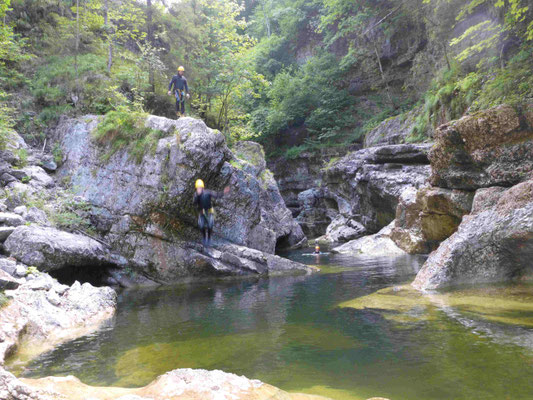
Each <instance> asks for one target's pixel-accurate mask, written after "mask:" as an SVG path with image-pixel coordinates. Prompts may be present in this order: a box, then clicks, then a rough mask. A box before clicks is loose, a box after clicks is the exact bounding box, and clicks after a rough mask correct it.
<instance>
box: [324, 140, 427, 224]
mask: <svg viewBox="0 0 533 400" xmlns="http://www.w3.org/2000/svg"><path fill="white" fill-rule="evenodd" d="M429 148H430V145H429V144H427V145H426V144H422V145H420V144H419V145H413V144H406V145H390V146H380V147H372V148H369V149H364V150H359V151H356V152H354V153H350V154H348V155H347V156H345V157H343V158H342V159H340V160H339V161H337V162H335V163H333V164H332V165H331V166H330V167H329V168H327V169H326V170H325V172H324V174H325V177H324V184H325V186H326V187H327V188H328V190H329V194H330V197H331V198H334V199H335V201H336V202H337V208H338V211H339V214H340V215H341V216H342V217H343V218H344V220H345V221H346V222H345V224H344V225H345V226H351V225H353V226H356V228H354V229H355V230H356V231H359V230H360V229H359V225H361V226H362V227H364V229H366V231H368V233H372V232H377V231H379V230H380V229H381V228H383V227H385V226H387V225H388V224H390V222H391V221H393V220H394V218H395V215H396V206H397V205H398V202H399V199H400V196H401V194H402V193H403V192H404V191H405V190H406V189H407V188H418V187H421V186H422V185H424V184H425V182H426V180H427V177H428V176H429V173H430V168H429V165H427V164H428V163H429V162H428V159H427V153H428V151H429ZM353 226H352V227H353Z"/></svg>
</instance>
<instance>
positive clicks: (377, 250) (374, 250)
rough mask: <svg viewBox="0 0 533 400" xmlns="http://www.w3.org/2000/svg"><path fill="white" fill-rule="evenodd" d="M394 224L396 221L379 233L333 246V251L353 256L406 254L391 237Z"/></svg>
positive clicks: (394, 255)
mask: <svg viewBox="0 0 533 400" xmlns="http://www.w3.org/2000/svg"><path fill="white" fill-rule="evenodd" d="M393 226H394V222H391V223H390V224H389V225H387V226H386V227H385V228H383V229H381V230H380V231H379V232H378V233H375V234H373V235H367V236H364V237H361V238H359V239H355V240H351V241H349V242H347V243H344V244H343V245H341V246H338V247H335V248H333V249H332V250H331V252H332V253H338V254H346V255H352V256H358V255H365V256H371V257H382V256H386V257H396V256H402V255H405V254H406V253H405V251H403V250H402V249H400V248H399V247H398V246H396V244H395V243H394V242H393V241H392V240H391V238H390V235H391V230H392V227H393Z"/></svg>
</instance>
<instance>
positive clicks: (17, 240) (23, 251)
mask: <svg viewBox="0 0 533 400" xmlns="http://www.w3.org/2000/svg"><path fill="white" fill-rule="evenodd" d="M4 246H5V249H6V251H7V252H8V253H9V254H10V255H11V256H12V257H15V258H16V259H17V260H19V261H21V262H23V263H24V264H26V265H32V266H35V267H37V268H39V269H40V270H41V271H51V270H55V269H60V268H63V267H67V266H87V267H91V266H98V265H103V264H106V263H109V262H110V261H109V260H110V256H109V254H108V252H107V251H106V249H105V248H104V246H103V245H102V244H101V243H99V242H97V241H96V240H93V239H91V238H89V237H86V236H82V235H76V234H72V233H69V232H64V231H60V230H57V229H55V228H48V227H40V226H35V225H31V226H19V227H17V228H16V229H15V231H14V232H13V233H12V234H11V235H9V237H8V238H7V240H6V242H5V243H4Z"/></svg>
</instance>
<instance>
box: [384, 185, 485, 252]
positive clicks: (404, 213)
mask: <svg viewBox="0 0 533 400" xmlns="http://www.w3.org/2000/svg"><path fill="white" fill-rule="evenodd" d="M473 197H474V193H473V192H467V191H461V190H450V189H443V188H436V187H423V188H421V189H419V190H415V189H414V188H409V189H407V190H406V191H405V192H404V193H402V196H401V198H400V202H399V204H398V208H397V209H396V224H395V227H394V229H393V230H392V234H391V239H392V240H393V241H394V242H395V243H396V245H397V246H399V247H400V248H401V249H403V250H404V251H406V252H407V253H409V254H426V253H430V252H431V251H433V250H435V249H436V248H437V247H438V245H439V243H440V242H442V241H443V240H444V239H446V238H448V237H449V236H450V235H451V234H453V233H454V232H455V231H456V230H457V227H458V226H459V224H460V222H461V219H462V217H463V216H464V215H465V214H468V213H469V212H470V209H471V207H472V200H473Z"/></svg>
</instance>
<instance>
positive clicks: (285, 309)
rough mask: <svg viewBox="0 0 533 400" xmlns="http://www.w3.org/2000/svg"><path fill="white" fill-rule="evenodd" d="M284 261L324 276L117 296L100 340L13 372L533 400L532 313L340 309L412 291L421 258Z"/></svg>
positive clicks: (446, 302) (133, 382) (436, 300)
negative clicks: (188, 371) (218, 372)
mask: <svg viewBox="0 0 533 400" xmlns="http://www.w3.org/2000/svg"><path fill="white" fill-rule="evenodd" d="M288 256H289V257H290V258H292V259H295V260H297V261H302V262H307V263H309V264H318V265H319V266H320V267H321V268H322V273H320V274H315V275H312V276H298V277H294V276H289V277H273V278H270V279H249V280H238V281H221V282H208V283H206V282H204V283H200V284H189V285H181V286H173V287H165V288H159V289H157V290H153V289H152V290H128V291H124V292H122V293H121V294H120V296H119V309H118V312H117V315H116V317H115V318H114V319H113V320H111V321H109V323H108V325H107V326H106V327H105V328H104V329H102V330H100V331H99V332H97V333H95V334H93V335H91V336H87V337H84V338H80V339H78V340H75V341H72V342H69V343H66V344H64V345H63V346H60V347H59V348H57V349H55V350H54V351H52V352H49V353H47V354H44V355H42V356H41V357H39V358H38V359H36V360H34V361H33V362H31V363H30V364H29V365H26V366H18V369H17V370H16V371H17V372H18V373H20V374H22V375H24V376H43V375H52V374H53V375H66V374H74V375H77V376H78V377H80V378H81V379H82V380H83V381H84V382H86V383H89V384H98V385H124V386H140V385H144V384H146V383H148V382H150V381H151V380H152V379H153V378H155V377H156V376H157V375H159V374H161V373H164V372H166V371H167V370H170V369H173V368H179V367H193V368H208V369H214V368H217V369H223V370H226V371H229V372H234V373H238V374H243V375H246V376H248V377H250V378H258V379H262V380H264V381H266V382H268V383H271V384H273V385H276V386H279V387H281V388H283V389H285V390H289V391H304V392H308V393H315V394H323V395H327V396H330V397H332V398H335V399H366V398H369V397H372V396H383V397H388V398H393V399H395V400H401V399H406V400H407V399H411V400H412V399H450V398H454V399H472V398H475V399H478V398H479V399H481V398H483V399H498V400H499V399H503V398H512V399H513V400H515V399H531V393H533V381H532V380H531V379H530V377H531V376H532V375H531V374H532V373H533V357H532V353H531V351H530V344H531V335H532V331H531V329H530V327H529V326H528V325H523V324H522V323H521V322H520V321H526V322H527V321H529V319H528V318H531V317H533V315H532V314H531V313H530V312H529V311H528V309H527V308H524V309H522V310H514V311H516V312H517V313H518V314H520V315H519V317H520V318H519V319H518V323H514V324H509V323H503V322H502V320H501V319H502V318H507V319H506V320H505V321H508V318H509V308H503V306H502V308H500V309H495V310H491V314H490V317H491V318H492V319H491V320H488V319H486V318H484V317H483V313H482V312H480V311H479V309H478V308H472V307H470V308H469V307H467V306H466V305H465V304H466V303H460V302H459V303H457V302H456V303H453V302H451V301H450V298H445V297H442V296H441V297H438V296H434V297H427V298H424V300H421V299H420V298H414V299H413V298H410V297H395V296H389V297H385V299H386V300H387V301H389V302H388V303H387V302H383V301H382V302H381V303H379V306H375V305H373V306H370V307H360V308H340V307H338V305H339V304H340V303H343V302H347V301H352V300H353V299H355V298H359V299H365V296H367V295H373V294H375V293H376V292H377V291H378V290H380V289H383V288H387V287H391V286H393V287H394V286H396V285H401V284H403V283H405V282H409V281H411V280H412V278H413V276H414V274H415V273H416V272H417V270H418V269H419V268H420V267H421V265H422V263H423V261H424V258H420V257H399V258H386V257H382V258H355V257H348V256H345V255H328V254H322V255H320V256H319V257H318V259H317V258H316V256H312V257H309V256H306V255H303V254H302V253H301V252H293V253H290V254H288ZM513 293H514V294H513V295H514V296H516V299H518V300H520V301H522V300H523V299H524V296H526V298H528V297H527V296H530V295H531V294H532V293H533V291H532V290H531V289H530V288H526V289H524V293H518V292H513ZM393 294H394V292H393ZM467 294H468V296H472V294H471V293H467ZM370 299H371V300H372V299H373V298H370ZM391 299H392V300H391ZM532 299H533V297H532ZM402 302H403V303H402ZM513 304H514V303H509V304H506V305H505V307H511V308H512V307H513ZM519 304H522V303H519ZM467 305H468V304H467ZM515 314H516V313H515ZM515 314H513V315H514V316H516V315H515ZM485 317H486V315H485ZM517 344H518V346H517ZM524 346H525V347H524ZM508 380H510V381H512V385H507V384H505V382H509V381H508Z"/></svg>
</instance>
